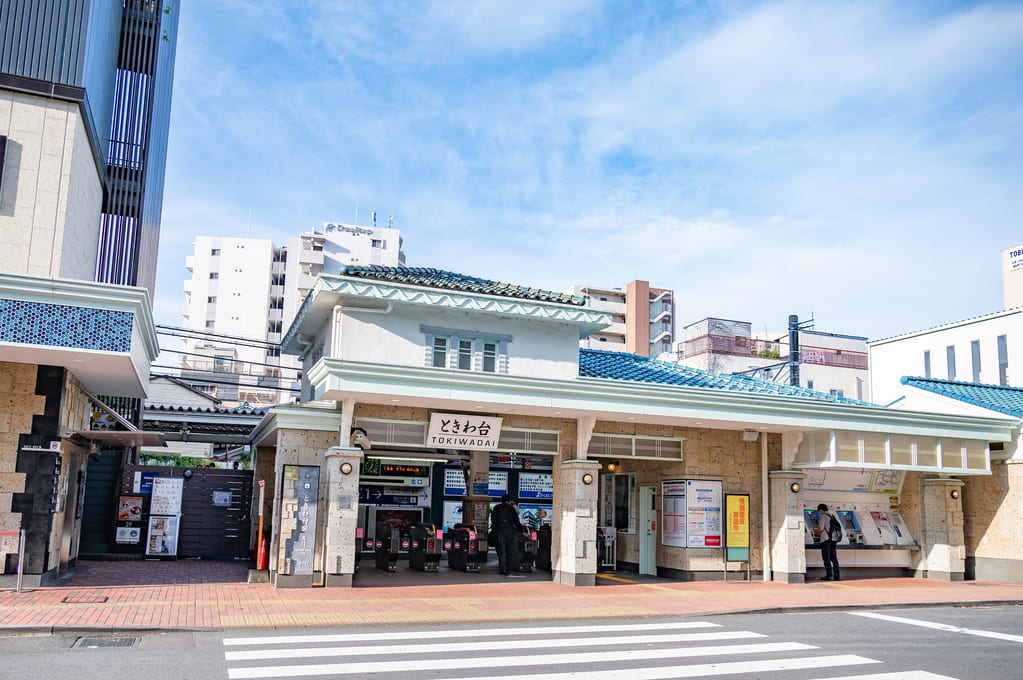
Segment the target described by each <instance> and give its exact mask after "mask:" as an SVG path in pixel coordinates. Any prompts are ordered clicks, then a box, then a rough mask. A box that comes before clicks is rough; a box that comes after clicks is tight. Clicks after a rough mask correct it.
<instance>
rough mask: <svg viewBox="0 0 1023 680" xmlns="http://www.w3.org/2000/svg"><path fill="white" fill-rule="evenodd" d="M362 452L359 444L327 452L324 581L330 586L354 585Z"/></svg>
mask: <svg viewBox="0 0 1023 680" xmlns="http://www.w3.org/2000/svg"><path fill="white" fill-rule="evenodd" d="M362 455H363V454H362V449H361V448H359V447H357V446H356V447H351V446H332V447H330V448H329V449H327V452H326V453H325V454H324V468H325V469H326V473H327V498H326V499H324V500H325V501H326V504H327V527H326V531H325V532H324V533H325V534H326V535H325V536H324V543H323V555H324V557H323V572H324V574H323V582H324V585H325V586H328V587H329V586H340V587H351V585H352V578H353V577H354V575H355V530H356V528H357V526H358V523H359V469H360V465H361V464H362ZM346 471H347V472H346Z"/></svg>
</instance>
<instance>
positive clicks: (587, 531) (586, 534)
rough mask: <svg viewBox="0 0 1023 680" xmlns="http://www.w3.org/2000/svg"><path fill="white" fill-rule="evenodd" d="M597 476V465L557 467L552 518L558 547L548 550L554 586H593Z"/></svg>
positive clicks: (578, 463)
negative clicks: (551, 561) (554, 519)
mask: <svg viewBox="0 0 1023 680" xmlns="http://www.w3.org/2000/svg"><path fill="white" fill-rule="evenodd" d="M599 474H600V462H599V461H595V460H566V461H562V462H561V464H560V471H559V473H558V476H557V478H556V480H555V481H556V483H557V488H556V489H555V493H554V517H555V518H556V521H558V522H559V525H560V531H558V532H557V533H556V534H555V536H556V537H557V539H558V544H557V545H555V546H551V553H552V555H551V558H552V560H553V563H554V564H553V569H554V578H553V580H554V582H555V583H564V584H565V585H569V586H592V585H596V582H597V477H598V475H599ZM587 478H588V479H589V483H587V481H586V480H587Z"/></svg>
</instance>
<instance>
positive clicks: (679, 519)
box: [661, 479, 686, 548]
mask: <svg viewBox="0 0 1023 680" xmlns="http://www.w3.org/2000/svg"><path fill="white" fill-rule="evenodd" d="M661 543H662V544H663V545H671V546H675V547H676V548H684V547H686V482H685V480H684V479H666V480H664V481H662V482H661Z"/></svg>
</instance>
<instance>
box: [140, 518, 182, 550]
mask: <svg viewBox="0 0 1023 680" xmlns="http://www.w3.org/2000/svg"><path fill="white" fill-rule="evenodd" d="M177 555H178V518H177V517H152V516H151V517H150V518H149V532H148V533H147V534H146V557H177Z"/></svg>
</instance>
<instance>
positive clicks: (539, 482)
mask: <svg viewBox="0 0 1023 680" xmlns="http://www.w3.org/2000/svg"><path fill="white" fill-rule="evenodd" d="M519 498H520V499H521V498H535V499H540V498H549V499H553V498H554V475H552V474H546V473H541V472H521V473H519Z"/></svg>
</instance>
